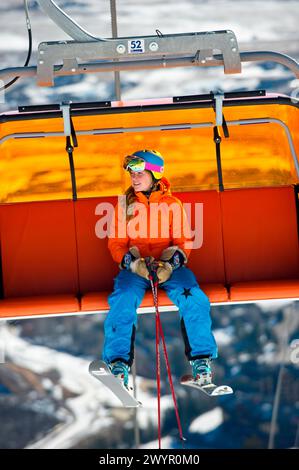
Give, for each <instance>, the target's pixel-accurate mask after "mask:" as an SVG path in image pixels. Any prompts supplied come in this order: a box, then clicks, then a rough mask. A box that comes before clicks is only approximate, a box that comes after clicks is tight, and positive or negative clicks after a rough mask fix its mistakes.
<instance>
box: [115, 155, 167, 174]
mask: <svg viewBox="0 0 299 470" xmlns="http://www.w3.org/2000/svg"><path fill="white" fill-rule="evenodd" d="M124 169H125V170H127V171H129V170H131V171H136V172H137V173H140V172H141V171H144V170H148V171H155V172H158V173H163V166H160V165H154V164H153V163H149V162H146V161H145V160H143V159H142V158H139V157H133V158H132V157H131V156H128V157H126V158H125V161H124Z"/></svg>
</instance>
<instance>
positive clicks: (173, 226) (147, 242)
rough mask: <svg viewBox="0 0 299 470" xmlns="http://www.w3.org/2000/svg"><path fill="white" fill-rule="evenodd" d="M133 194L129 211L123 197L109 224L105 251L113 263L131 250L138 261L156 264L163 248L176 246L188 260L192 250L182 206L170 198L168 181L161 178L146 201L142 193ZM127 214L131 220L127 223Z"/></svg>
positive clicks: (187, 224) (179, 202)
mask: <svg viewBox="0 0 299 470" xmlns="http://www.w3.org/2000/svg"><path fill="white" fill-rule="evenodd" d="M135 194H136V198H137V200H136V201H135V202H134V203H133V204H131V205H130V206H128V207H127V206H126V204H125V196H123V200H122V201H121V203H118V204H117V206H116V208H115V211H114V215H113V217H112V220H111V224H110V230H109V240H108V248H109V250H110V252H111V255H112V258H113V259H114V261H116V262H117V263H121V261H122V259H123V256H124V255H125V254H126V253H127V251H128V250H129V248H131V247H132V246H135V247H137V248H138V249H139V252H140V256H141V257H146V256H153V257H154V258H155V259H157V260H158V259H160V256H161V253H162V251H163V250H164V249H165V248H168V247H169V246H177V247H178V248H180V250H182V251H183V252H184V253H185V255H186V260H187V259H188V256H189V254H190V251H191V248H192V239H191V235H190V226H189V223H188V221H187V217H186V213H185V210H184V207H183V204H182V202H181V201H180V200H179V199H178V198H176V197H175V196H173V195H172V194H171V190H170V183H169V181H168V180H167V179H166V178H165V177H163V178H161V180H160V181H159V189H158V191H154V192H152V193H151V194H150V196H149V198H147V197H146V195H145V194H143V193H142V192H136V193H135ZM128 214H130V217H131V216H132V217H131V218H130V219H129V220H127V219H126V215H128Z"/></svg>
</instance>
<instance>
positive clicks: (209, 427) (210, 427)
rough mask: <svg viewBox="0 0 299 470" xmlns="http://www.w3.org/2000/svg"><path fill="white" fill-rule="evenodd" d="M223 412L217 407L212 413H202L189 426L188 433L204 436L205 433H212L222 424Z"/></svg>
mask: <svg viewBox="0 0 299 470" xmlns="http://www.w3.org/2000/svg"><path fill="white" fill-rule="evenodd" d="M223 421H224V419H223V411H222V408H220V407H219V406H217V407H216V408H214V409H213V410H212V411H208V412H207V413H203V414H202V415H200V416H198V418H196V419H195V420H194V421H192V423H191V424H190V426H189V432H192V433H198V434H205V433H207V432H211V431H214V429H216V428H218V426H220V425H221V424H222V423H223Z"/></svg>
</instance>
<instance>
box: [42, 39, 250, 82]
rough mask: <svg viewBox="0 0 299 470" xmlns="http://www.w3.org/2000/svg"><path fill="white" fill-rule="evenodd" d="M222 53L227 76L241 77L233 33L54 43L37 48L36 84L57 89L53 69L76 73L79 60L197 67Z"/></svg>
mask: <svg viewBox="0 0 299 470" xmlns="http://www.w3.org/2000/svg"><path fill="white" fill-rule="evenodd" d="M216 51H217V52H218V51H220V52H221V53H222V56H223V61H224V72H225V73H227V74H233V73H240V72H241V61H240V54H239V48H238V43H237V38H236V36H235V34H234V33H233V31H229V30H227V31H211V32H197V33H187V34H167V35H163V36H135V37H124V38H116V39H109V40H106V41H88V42H81V41H51V42H42V43H41V44H39V46H38V56H37V83H38V85H40V86H53V85H54V66H55V65H57V64H59V63H60V62H61V61H63V68H62V71H67V72H69V73H72V72H73V73H75V72H76V71H77V70H78V66H79V62H78V59H79V58H80V59H81V60H84V61H86V60H87V61H89V60H99V61H109V62H111V61H115V60H116V59H117V60H120V59H121V60H124V59H127V60H129V59H132V58H134V60H137V61H138V60H139V59H140V58H142V59H143V60H146V59H153V58H160V59H165V58H167V57H172V58H178V59H179V58H181V57H186V56H193V57H194V63H197V62H199V63H206V62H207V61H208V60H210V59H211V58H212V57H213V54H214V53H215V52H216Z"/></svg>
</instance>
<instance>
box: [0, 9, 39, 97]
mask: <svg viewBox="0 0 299 470" xmlns="http://www.w3.org/2000/svg"><path fill="white" fill-rule="evenodd" d="M24 10H25V16H26V26H27V31H28V52H27V57H26V61H25V64H24V67H27V66H28V64H29V61H30V59H31V53H32V30H31V24H30V17H29V9H28V0H24ZM19 78H20V77H15V78H13V79H12V80H11V81H10V82H8V83H6V84H5V85H4V86H3V87H1V88H0V91H3V90H6V89H7V88H9V87H10V86H11V85H13V84H14V83H15V82H16V81H17V80H18V79H19Z"/></svg>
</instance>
